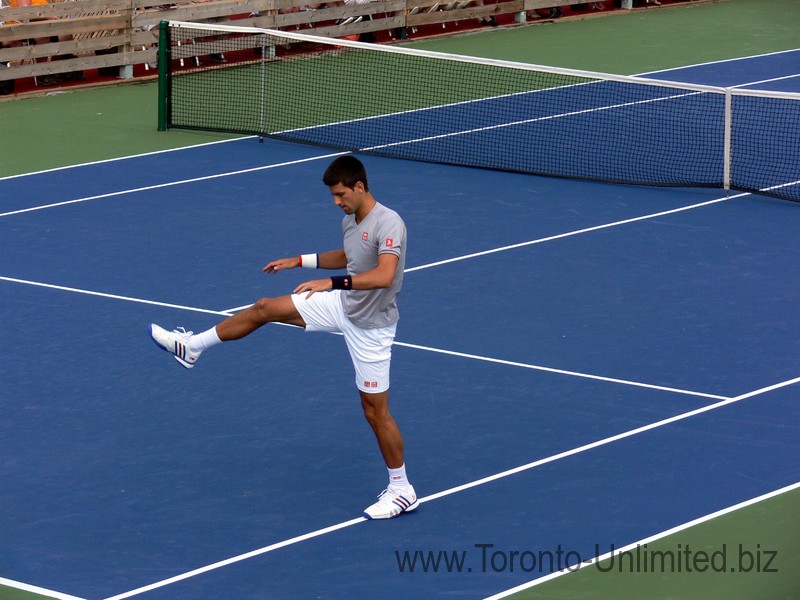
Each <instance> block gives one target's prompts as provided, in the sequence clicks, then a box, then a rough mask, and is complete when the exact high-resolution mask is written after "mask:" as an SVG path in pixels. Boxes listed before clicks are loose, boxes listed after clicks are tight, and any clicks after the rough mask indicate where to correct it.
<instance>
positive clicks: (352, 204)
mask: <svg viewBox="0 0 800 600" xmlns="http://www.w3.org/2000/svg"><path fill="white" fill-rule="evenodd" d="M330 190H331V194H332V195H333V203H334V204H335V205H336V206H338V207H339V208H341V209H342V210H343V211H344V212H345V214H348V215H352V214H354V213H356V212H358V209H359V208H361V203H362V199H363V195H364V184H363V183H361V182H358V183H356V185H355V187H352V188H349V187H347V186H346V185H344V184H342V183H337V184H336V185H332V186H330Z"/></svg>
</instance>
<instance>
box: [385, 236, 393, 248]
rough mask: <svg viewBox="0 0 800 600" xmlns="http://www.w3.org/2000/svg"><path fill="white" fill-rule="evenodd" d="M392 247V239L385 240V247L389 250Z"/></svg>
mask: <svg viewBox="0 0 800 600" xmlns="http://www.w3.org/2000/svg"><path fill="white" fill-rule="evenodd" d="M392 246H394V240H393V239H392V238H386V247H387V248H391V247H392Z"/></svg>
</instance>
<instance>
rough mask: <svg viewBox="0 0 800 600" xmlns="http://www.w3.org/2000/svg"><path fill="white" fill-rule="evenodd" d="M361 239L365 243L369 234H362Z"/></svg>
mask: <svg viewBox="0 0 800 600" xmlns="http://www.w3.org/2000/svg"><path fill="white" fill-rule="evenodd" d="M361 239H362V240H364V241H365V242H366V241H367V240H368V239H369V233H367V232H366V231H365V232H364V233H362V234H361Z"/></svg>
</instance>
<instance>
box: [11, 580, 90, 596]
mask: <svg viewBox="0 0 800 600" xmlns="http://www.w3.org/2000/svg"><path fill="white" fill-rule="evenodd" d="M0 585H4V586H7V587H10V588H13V589H15V590H21V591H23V592H31V593H32V594H39V595H40V596H47V597H48V598H56V599H57V600H84V599H83V598H78V597H77V596H70V595H69V594H62V593H61V592H54V591H53V590H48V589H46V588H42V587H38V586H35V585H30V584H28V583H22V582H20V581H14V580H13V579H6V578H5V577H0Z"/></svg>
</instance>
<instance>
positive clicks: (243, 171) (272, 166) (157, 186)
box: [0, 152, 350, 217]
mask: <svg viewBox="0 0 800 600" xmlns="http://www.w3.org/2000/svg"><path fill="white" fill-rule="evenodd" d="M344 154H350V152H334V153H331V154H322V155H317V156H311V157H308V158H299V159H297V160H290V161H286V162H282V163H273V164H270V165H262V166H260V167H251V168H249V169H241V170H238V171H229V172H227V173H217V174H215V175H204V176H202V177H193V178H191V179H183V180H180V181H170V182H167V183H159V184H155V185H147V186H144V187H139V188H132V189H128V190H120V191H117V192H108V193H106V194H98V195H96V196H86V197H85V198H76V199H74V200H65V201H63V202H54V203H52V204H43V205H41V206H31V207H29V208H22V209H19V210H12V211H9V212H4V213H0V217H10V216H12V215H19V214H22V213H28V212H33V211H37V210H45V209H48V208H56V207H58V206H66V205H68V204H78V203H80V202H89V201H91V200H101V199H103V198H112V197H114V196H124V195H126V194H134V193H136V192H145V191H148V190H157V189H161V188H168V187H172V186H176V185H184V184H188V183H196V182H198V181H209V180H211V179H219V178H221V177H231V176H233V175H244V174H246V173H254V172H256V171H265V170H267V169H276V168H278V167H286V166H290V165H297V164H301V163H305V162H311V161H315V160H321V159H323V158H333V157H336V156H342V155H344Z"/></svg>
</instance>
